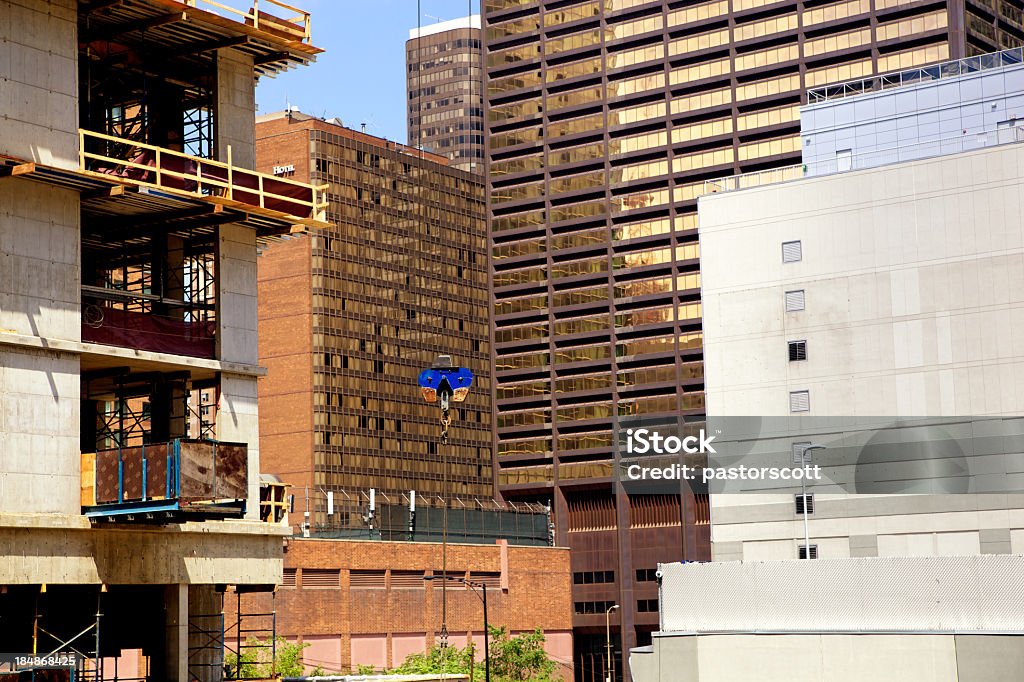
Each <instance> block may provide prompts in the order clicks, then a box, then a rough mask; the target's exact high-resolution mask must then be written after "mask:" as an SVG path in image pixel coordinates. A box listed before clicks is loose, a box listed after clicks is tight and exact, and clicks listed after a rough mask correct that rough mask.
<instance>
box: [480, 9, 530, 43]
mask: <svg viewBox="0 0 1024 682" xmlns="http://www.w3.org/2000/svg"><path fill="white" fill-rule="evenodd" d="M539 29H540V21H539V17H537V16H534V15H532V14H529V15H527V16H525V17H522V18H519V19H514V20H512V21H506V22H505V23H502V24H495V25H493V26H488V27H487V39H488V40H501V39H502V38H507V37H509V36H515V35H521V34H523V33H533V32H535V31H538V30H539Z"/></svg>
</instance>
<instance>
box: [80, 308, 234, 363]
mask: <svg viewBox="0 0 1024 682" xmlns="http://www.w3.org/2000/svg"><path fill="white" fill-rule="evenodd" d="M216 329H217V326H216V324H215V323H213V322H178V321H176V320H169V319H167V318H165V317H159V316H157V315H148V314H145V313H133V312H128V311H125V310H117V309H114V308H103V322H102V323H100V324H99V325H98V326H95V327H94V326H92V325H88V324H83V325H82V341H85V342H89V343H101V344H103V345H105V346H120V347H121V348H134V349H136V350H148V351H153V352H155V353H172V354H174V355H188V356H191V357H197V358H212V357H213V356H214V353H215V345H214V334H215V332H216Z"/></svg>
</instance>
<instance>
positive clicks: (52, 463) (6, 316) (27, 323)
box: [0, 4, 82, 514]
mask: <svg viewBox="0 0 1024 682" xmlns="http://www.w3.org/2000/svg"><path fill="white" fill-rule="evenodd" d="M3 7H4V5H3V4H0V14H2V12H3V11H4V10H3ZM6 20H7V17H3V18H0V26H3V25H4V22H5V21H6ZM0 43H2V41H0ZM8 47H9V46H8ZM2 119H3V117H2V116H0V147H2V145H3V141H5V140H6V135H5V133H4V131H5V130H6V128H5V127H4V121H3V120H2ZM79 268H80V250H79V202H78V196H77V193H75V192H71V191H68V190H63V189H58V188H54V187H47V186H45V185H39V184H37V183H34V182H29V181H27V180H21V179H18V178H8V179H6V180H2V181H0V341H3V340H7V339H13V338H16V337H17V336H27V337H36V338H41V339H45V340H66V341H79V340H80V339H81V333H82V327H81V324H82V323H81V313H80V310H81V302H80V301H81V285H80V281H79V273H80V269H79ZM79 386H80V382H79V360H78V357H77V356H76V355H73V354H69V353H60V352H55V351H49V350H43V349H38V348H28V347H23V346H15V345H7V344H3V343H0V512H23V513H63V514H77V513H79V512H80V509H81V505H80V501H79V485H80V480H79V478H80V467H81V462H80V460H79V452H80V451H79V449H78V447H79V441H80V436H81V433H80V419H79V409H80V390H79Z"/></svg>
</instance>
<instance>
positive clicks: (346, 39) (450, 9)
mask: <svg viewBox="0 0 1024 682" xmlns="http://www.w3.org/2000/svg"><path fill="white" fill-rule="evenodd" d="M420 1H421V3H422V9H423V17H422V23H423V26H428V25H429V24H431V23H434V22H436V21H437V20H436V19H435V18H433V17H441V18H442V19H445V20H447V19H457V18H459V17H464V16H466V15H467V14H468V10H469V9H470V2H471V3H472V9H473V13H474V14H475V13H477V12H479V7H480V3H479V0H420ZM294 4H295V5H296V6H298V7H301V8H303V9H305V10H307V11H308V12H309V13H310V14H311V16H312V28H313V44H314V45H316V46H317V47H320V48H323V49H324V50H325V52H324V53H323V54H321V55H320V56H319V57H317V60H316V62H314V63H313V64H311V65H309V66H307V67H303V68H299V69H293V70H291V71H286V72H284V73H282V74H280V75H278V76H277V77H275V78H261V79H260V84H259V87H258V88H257V90H256V106H257V110H258V112H259V113H269V112H272V111H279V110H281V109H284V107H285V102H286V101H288V102H290V103H291V104H292V106H297V107H299V109H301V110H302V111H303V112H305V113H307V114H311V115H313V116H326V117H328V118H330V117H332V116H337V117H339V118H340V119H341V120H342V122H344V124H345V125H347V126H349V127H351V128H356V129H358V128H359V124H361V123H366V124H367V128H366V131H367V132H368V133H370V134H373V135H378V136H381V137H386V138H388V139H391V140H397V141H399V142H405V141H406V139H405V138H406V135H405V133H406V130H405V41H406V40H407V39H408V38H409V29H410V28H416V0H296V1H295V2H294ZM427 15H433V17H428V16H427Z"/></svg>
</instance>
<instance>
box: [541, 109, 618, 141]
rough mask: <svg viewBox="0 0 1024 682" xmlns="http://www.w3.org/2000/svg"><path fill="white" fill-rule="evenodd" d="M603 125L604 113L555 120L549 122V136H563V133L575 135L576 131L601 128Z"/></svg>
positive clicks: (581, 131) (583, 131)
mask: <svg viewBox="0 0 1024 682" xmlns="http://www.w3.org/2000/svg"><path fill="white" fill-rule="evenodd" d="M603 125H604V114H591V115H589V116H583V117H581V118H570V119H568V120H563V121H553V122H551V123H549V124H548V136H549V137H562V136H563V135H575V134H576V133H585V132H589V131H591V130H599V129H600V128H601V127H602V126H603Z"/></svg>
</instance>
